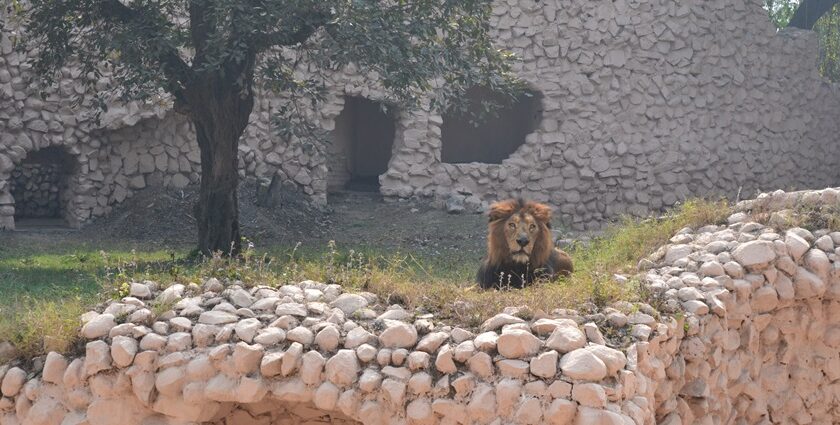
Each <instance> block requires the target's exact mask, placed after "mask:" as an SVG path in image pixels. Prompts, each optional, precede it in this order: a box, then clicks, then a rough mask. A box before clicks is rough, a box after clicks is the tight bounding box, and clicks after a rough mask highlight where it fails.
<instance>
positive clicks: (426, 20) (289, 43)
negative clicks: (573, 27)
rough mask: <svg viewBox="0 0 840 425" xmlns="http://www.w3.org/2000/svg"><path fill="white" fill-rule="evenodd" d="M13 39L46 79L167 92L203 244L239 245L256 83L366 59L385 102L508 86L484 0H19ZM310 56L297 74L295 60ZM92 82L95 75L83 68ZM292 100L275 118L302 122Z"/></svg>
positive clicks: (134, 92) (292, 86) (300, 80)
mask: <svg viewBox="0 0 840 425" xmlns="http://www.w3.org/2000/svg"><path fill="white" fill-rule="evenodd" d="M17 6H18V16H19V17H20V18H21V24H22V26H23V27H24V28H25V43H24V44H23V48H29V49H35V50H36V51H37V52H38V55H37V57H36V59H35V61H34V63H33V67H34V69H35V70H36V71H37V72H38V74H39V75H41V76H43V77H44V81H45V82H46V83H47V84H49V83H51V82H53V80H52V78H53V77H54V76H56V75H57V73H58V71H59V70H60V68H61V67H62V66H65V65H67V64H69V63H73V64H74V65H76V66H82V67H83V68H84V70H85V71H87V72H88V73H92V74H93V75H95V76H102V75H107V76H109V78H110V79H111V81H112V84H111V86H110V87H111V89H110V90H109V91H108V92H107V93H104V94H105V95H108V96H112V97H118V98H120V99H123V100H128V99H147V98H149V97H151V96H155V95H159V94H161V93H168V94H169V95H171V96H172V98H173V99H174V102H175V107H176V109H177V110H178V111H181V112H183V113H185V114H186V115H187V116H188V117H189V118H190V119H191V121H192V122H193V124H194V125H195V129H196V135H197V141H198V145H199V148H200V150H201V164H202V170H201V174H202V179H201V194H200V199H199V205H198V208H197V214H198V217H197V219H198V227H199V248H200V250H201V251H202V252H204V253H209V252H212V251H216V250H221V251H225V252H228V251H231V252H236V251H238V249H239V243H240V242H239V241H240V234H239V227H238V222H237V217H238V210H237V198H236V186H237V172H236V169H237V167H236V161H237V145H238V141H239V138H240V137H241V135H242V134H243V131H244V129H245V126H246V125H247V123H248V117H249V115H250V113H251V111H252V109H253V104H254V96H255V95H254V93H255V88H256V87H255V86H256V85H264V86H265V87H267V88H270V89H272V90H275V91H277V92H280V93H282V94H283V95H284V96H285V97H286V98H289V99H309V100H313V101H314V100H317V99H318V96H319V93H321V90H322V89H323V79H322V78H320V77H321V76H323V75H324V74H326V73H329V72H332V71H335V70H339V69H341V68H342V67H345V66H347V65H349V64H353V65H355V66H356V67H357V68H358V70H359V72H362V73H368V72H374V73H375V74H376V76H377V78H378V81H379V83H381V84H382V86H383V87H384V88H385V89H386V91H387V92H388V93H389V95H390V96H392V99H391V100H392V101H393V102H394V103H398V104H403V105H413V104H417V102H418V100H419V99H421V98H422V97H424V96H428V98H429V99H430V101H431V104H432V107H443V106H445V105H447V104H448V102H449V101H451V100H453V99H458V96H456V95H457V94H458V93H462V92H464V91H465V90H466V89H467V88H469V87H471V86H475V85H483V86H487V87H490V88H492V89H494V90H496V91H500V92H503V93H510V94H513V93H515V91H516V84H515V82H514V81H515V80H514V78H513V77H512V74H511V72H510V63H511V55H510V54H509V53H507V52H505V51H502V50H499V49H497V48H496V47H494V46H493V43H492V39H491V36H490V25H489V19H490V17H491V13H492V10H491V1H489V0H410V1H409V0H62V1H55V0H28V1H27V3H25V4H17ZM301 64H306V68H307V69H308V70H309V71H308V72H307V73H305V74H302V73H299V72H296V69H297V68H298V67H300V66H301ZM90 83H91V84H94V83H95V79H91V81H90ZM295 103H296V102H293V101H290V102H289V104H288V106H287V107H285V108H283V109H282V110H281V111H279V114H280V116H279V118H280V120H279V121H280V122H282V123H284V124H286V125H288V128H299V127H300V126H292V125H290V124H293V123H297V124H306V123H305V120H302V119H301V117H300V114H299V111H298V110H297V108H295Z"/></svg>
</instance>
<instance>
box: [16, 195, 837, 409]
mask: <svg viewBox="0 0 840 425" xmlns="http://www.w3.org/2000/svg"><path fill="white" fill-rule="evenodd" d="M792 200H793V201H796V200H800V201H802V200H806V201H807V202H810V203H812V205H823V206H828V207H830V208H837V209H838V210H840V188H838V189H825V190H822V191H818V192H807V193H787V194H786V193H775V194H772V195H765V196H763V197H762V198H759V199H758V200H757V201H750V202H745V203H742V204H740V205H739V209H740V210H741V211H739V212H737V213H735V214H733V215H732V216H731V217H730V218H729V224H728V225H709V226H705V227H701V228H698V229H689V228H686V229H682V230H681V231H679V232H678V233H677V234H676V235H674V236H673V238H672V239H671V241H670V243H669V244H668V245H665V246H663V247H662V248H661V249H659V250H658V251H657V252H655V253H654V254H653V255H651V256H650V257H649V258H646V259H644V260H642V262H641V263H640V264H639V268H640V270H641V271H640V273H641V277H642V281H643V284H644V285H646V286H647V287H649V288H650V289H651V290H652V291H653V293H654V294H656V295H658V297H659V299H660V301H661V302H660V303H658V304H661V305H660V306H659V307H658V308H659V309H660V311H657V310H654V309H653V308H652V307H651V306H650V305H647V304H641V303H637V304H630V303H627V302H618V303H616V304H614V305H613V306H611V307H608V308H604V309H603V310H602V311H599V312H597V313H594V314H582V313H578V312H577V311H573V310H563V309H558V310H555V311H553V312H551V313H550V314H540V315H538V317H529V318H528V319H529V320H525V319H523V318H520V317H518V316H517V314H518V309H515V308H511V309H507V310H506V312H502V313H499V314H498V315H496V316H493V317H492V318H490V319H488V320H487V321H486V322H484V323H483V324H482V325H481V326H480V327H478V328H476V329H466V328H461V327H458V326H457V325H456V324H452V325H447V324H445V323H442V322H441V321H439V320H437V318H436V317H435V316H434V315H433V314H422V313H421V312H419V311H407V310H405V309H404V308H403V307H401V306H399V305H392V306H385V305H383V304H382V301H381V300H380V299H378V298H377V297H376V296H375V295H373V294H369V293H358V294H356V293H349V292H345V291H344V290H343V289H342V288H341V287H340V286H338V285H326V284H322V283H318V282H313V281H305V282H301V283H299V284H297V285H286V286H281V287H268V286H256V287H253V288H245V287H243V286H242V285H241V283H239V282H224V283H223V282H220V281H219V280H217V279H215V278H210V279H207V280H206V281H205V282H204V283H203V285H201V286H199V285H197V284H189V285H186V286H185V285H181V284H174V285H171V286H168V287H165V288H164V287H161V286H160V285H158V284H157V283H155V282H148V281H147V282H133V283H132V284H131V285H130V291H129V292H130V293H129V296H127V297H125V298H123V299H121V300H119V301H111V302H109V303H108V304H107V305H105V306H102V308H100V309H98V310H97V311H91V312H89V313H87V314H85V315H84V316H83V317H82V322H83V326H82V328H81V331H80V332H81V336H82V337H83V338H84V339H85V340H86V341H87V344H86V346H85V353H84V356H78V357H72V356H71V357H65V356H64V355H61V354H58V353H50V354H49V355H47V356H46V357H45V358H40V359H34V361H33V362H30V363H27V364H31V365H32V367H29V368H28V369H24V368H23V367H22V366H21V365H19V364H18V365H7V366H0V393H1V394H2V397H0V424H2V425H18V424H24V425H59V424H62V425H67V424H88V425H100V424H102V425H110V424H116V423H119V424H126V425H133V424H138V425H140V424H143V425H147V424H160V425H168V424H172V425H175V424H193V423H208V424H218V425H222V424H224V425H245V424H293V423H308V424H327V423H335V424H352V423H363V424H366V425H368V424H370V425H385V424H502V423H514V424H579V425H587V424H592V425H595V424H599V425H621V424H628V425H629V424H635V425H642V424H654V423H658V424H667V425H678V424H724V423H743V424H791V423H797V424H808V423H820V424H823V423H836V422H838V421H839V420H840V392H838V385H840V352H838V347H840V319H839V318H840V232H833V233H832V232H828V231H827V230H825V229H818V230H815V231H813V232H811V231H808V230H805V229H802V228H789V229H781V228H774V227H768V226H765V225H761V224H759V223H756V222H753V221H751V217H752V215H751V214H752V213H754V212H755V210H756V208H759V207H760V208H761V210H762V211H765V212H766V211H773V212H779V211H780V210H784V209H786V208H787V204H788V203H789V202H791V201H792ZM153 305H172V306H173V307H172V309H171V310H169V311H164V312H160V313H159V314H157V315H156V314H155V313H153V312H152V306H153ZM118 322H121V323H118ZM615 335H624V336H625V339H623V341H624V342H623V343H621V342H619V343H617V342H616V339H615Z"/></svg>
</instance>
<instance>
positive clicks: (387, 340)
mask: <svg viewBox="0 0 840 425" xmlns="http://www.w3.org/2000/svg"><path fill="white" fill-rule="evenodd" d="M379 342H380V343H381V344H382V346H383V347H388V348H410V347H413V346H414V344H416V343H417V329H416V328H414V325H409V324H407V323H401V322H400V323H397V324H395V325H393V326H391V327H389V328H388V329H385V331H383V332H382V334H380V335H379Z"/></svg>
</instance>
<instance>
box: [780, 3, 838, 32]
mask: <svg viewBox="0 0 840 425" xmlns="http://www.w3.org/2000/svg"><path fill="white" fill-rule="evenodd" d="M838 2H840V0H803V1H802V2H801V3H799V7H798V8H797V9H796V12H794V14H793V17H792V18H790V22H789V23H788V27H794V28H802V29H806V30H810V29H813V28H814V24H816V23H817V21H818V20H819V19H820V17H822V15H825V14H826V12H828V11H829V10H831V8H832V7H834V5H835V4H837V3H838Z"/></svg>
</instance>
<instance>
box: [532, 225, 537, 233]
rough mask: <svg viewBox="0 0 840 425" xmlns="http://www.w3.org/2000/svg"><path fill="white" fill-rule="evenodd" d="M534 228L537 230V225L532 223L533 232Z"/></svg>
mask: <svg viewBox="0 0 840 425" xmlns="http://www.w3.org/2000/svg"><path fill="white" fill-rule="evenodd" d="M534 230H537V226H536V225H535V224H532V225H531V231H532V232H533V231H534Z"/></svg>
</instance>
